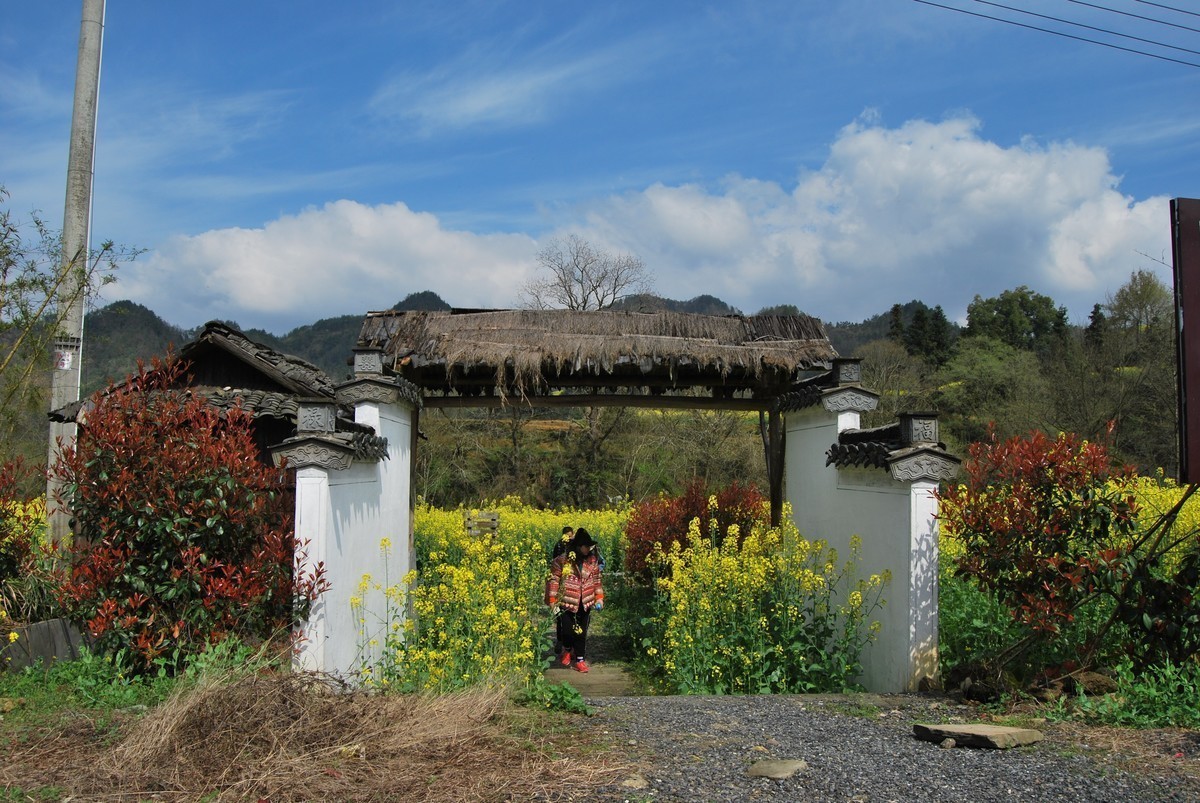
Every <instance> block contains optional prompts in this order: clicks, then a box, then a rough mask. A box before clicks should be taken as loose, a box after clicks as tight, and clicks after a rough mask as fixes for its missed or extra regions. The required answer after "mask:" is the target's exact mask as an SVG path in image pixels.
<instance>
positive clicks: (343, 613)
mask: <svg viewBox="0 0 1200 803" xmlns="http://www.w3.org/2000/svg"><path fill="white" fill-rule="evenodd" d="M413 415H414V411H413V409H412V407H411V406H409V405H407V404H405V403H403V402H401V403H397V404H377V403H374V402H363V403H360V404H358V405H357V406H356V408H355V420H356V421H357V422H358V423H362V424H368V425H370V426H372V427H373V428H374V429H375V432H376V433H377V434H379V435H381V436H383V437H385V438H387V440H388V457H387V459H386V460H381V461H379V462H363V461H355V462H354V463H352V464H351V465H350V467H349V468H347V469H345V470H342V471H334V470H327V469H322V468H302V469H299V470H298V471H297V475H296V528H297V534H298V536H300V538H301V539H304V540H307V541H308V552H309V555H308V561H309V562H310V563H315V562H316V561H323V562H324V565H325V571H326V579H327V580H328V582H329V590H328V591H326V592H325V594H324V595H322V597H321V599H320V600H319V601H318V603H317V605H316V607H315V608H314V610H313V612H312V615H311V616H310V618H309V622H308V624H307V625H306V627H305V628H304V635H305V636H306V642H305V643H304V644H303V645H302V646H301V649H300V652H299V654H298V656H297V661H296V665H297V667H298V668H300V669H307V670H316V671H321V672H327V673H330V674H334V675H338V676H341V677H346V678H349V677H353V676H356V675H358V673H359V671H360V670H361V668H362V667H363V666H364V665H368V666H369V665H373V664H374V663H376V662H377V661H378V659H379V656H380V654H381V651H382V648H383V645H384V642H385V638H386V634H387V631H388V628H389V627H390V625H391V621H390V613H396V611H394V610H392V611H389V607H388V603H387V598H386V596H385V595H384V589H386V588H387V587H388V586H389V585H391V584H399V583H400V582H401V579H402V578H403V577H404V575H405V574H406V573H407V572H408V571H409V569H410V568H412V566H411V558H410V556H411V554H412V543H411V538H412V526H411V525H412V509H411V505H410V484H411V476H410V472H411V461H410V454H411V449H412V425H413ZM384 538H386V539H388V540H389V541H390V542H391V548H390V549H388V550H387V552H386V554H385V553H384V551H383V550H382V549H381V542H382V541H383V539H384ZM364 583H365V590H364V588H363V586H364ZM377 586H378V587H377ZM352 597H356V598H358V599H359V600H361V604H360V605H358V606H354V605H352V604H351V598H352ZM395 607H396V606H395V605H394V604H393V605H392V606H391V608H392V609H394V608H395Z"/></svg>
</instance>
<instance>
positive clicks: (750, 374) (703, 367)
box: [358, 310, 837, 395]
mask: <svg viewBox="0 0 1200 803" xmlns="http://www.w3.org/2000/svg"><path fill="white" fill-rule="evenodd" d="M358 347H359V348H379V349H382V350H383V352H384V355H385V367H386V368H389V369H390V370H391V371H393V372H395V373H396V374H399V375H400V376H403V377H404V378H405V379H408V380H410V381H412V382H414V383H415V384H417V385H418V386H420V387H422V388H424V389H426V390H431V391H438V390H440V391H443V392H451V391H456V392H458V393H462V394H465V395H473V394H479V393H492V392H493V391H495V392H498V393H499V394H500V395H504V394H506V393H512V392H516V393H519V394H533V393H545V392H549V391H552V390H555V389H569V388H583V387H614V386H620V387H629V388H635V387H645V388H648V389H650V390H652V391H654V392H663V391H668V390H676V389H682V388H690V387H698V386H703V387H710V388H712V389H713V392H714V393H719V392H726V393H732V392H738V391H754V392H755V393H756V395H757V394H762V395H775V394H777V393H779V392H781V390H782V389H783V387H785V386H787V385H789V384H790V383H792V382H794V381H795V380H796V379H797V377H798V376H799V375H800V374H801V373H803V372H806V371H811V370H820V369H825V368H828V366H829V361H830V360H832V359H833V358H834V357H836V356H837V353H836V352H835V351H834V349H833V347H832V346H831V345H830V343H829V339H828V337H827V336H826V335H825V330H824V328H823V327H822V325H821V322H820V321H818V320H817V319H816V318H812V317H809V316H807V315H789V316H775V315H770V316H753V317H743V316H711V315H694V314H688V313H675V312H655V313H642V312H615V311H609V310H605V311H599V312H575V311H571V310H491V311H450V312H395V311H388V312H372V313H368V315H367V318H366V320H364V321H363V327H362V330H361V332H360V334H359V338H358Z"/></svg>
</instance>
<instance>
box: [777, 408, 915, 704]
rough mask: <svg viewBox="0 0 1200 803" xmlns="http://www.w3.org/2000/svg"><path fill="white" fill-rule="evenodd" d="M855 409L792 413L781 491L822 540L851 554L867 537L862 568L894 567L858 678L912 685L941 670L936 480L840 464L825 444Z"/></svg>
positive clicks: (872, 685)
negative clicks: (854, 541) (899, 477)
mask: <svg viewBox="0 0 1200 803" xmlns="http://www.w3.org/2000/svg"><path fill="white" fill-rule="evenodd" d="M858 423H859V422H858V415H857V414H854V413H840V414H834V413H829V412H826V411H825V410H824V409H822V408H820V407H813V408H807V409H804V410H800V411H797V412H794V413H788V415H787V421H786V427H785V431H786V442H785V465H786V467H787V469H786V471H787V474H786V477H785V481H784V495H785V499H786V500H787V501H788V502H789V503H791V507H792V518H793V520H794V521H795V523H796V526H797V528H798V529H799V530H800V533H801V534H802V535H803V536H805V537H806V538H810V539H823V540H825V541H827V542H828V543H829V544H830V546H832V547H834V548H835V549H836V550H837V551H838V557H839V559H840V560H841V561H844V560H846V558H848V557H849V554H850V539H851V537H852V536H854V535H858V536H860V537H861V538H862V557H861V563H860V565H859V570H858V574H859V576H860V577H869V576H870V575H872V574H880V573H882V572H884V571H885V570H886V571H890V572H891V574H892V580H891V583H890V585H889V586H888V588H887V589H886V591H885V592H884V597H885V599H886V600H887V604H886V605H885V606H884V608H883V609H882V610H881V611H879V612H877V614H876V616H875V618H876V619H877V620H878V621H879V622H880V623H881V625H882V628H881V630H880V633H879V637H878V640H877V641H876V642H874V643H873V644H871V645H870V646H868V647H867V649H866V650H864V652H863V655H862V661H863V667H864V671H863V676H862V678H861V682H862V684H863V685H864V686H865V687H866V688H867V689H868V690H870V691H875V692H902V691H915V690H916V689H917V688H918V686H919V684H920V681H921V679H922V677H925V676H928V677H930V678H933V677H936V674H937V565H938V554H937V527H936V518H935V515H936V512H937V508H936V500H935V499H934V498H933V495H932V492H933V489H934V487H935V486H934V484H933V483H930V482H915V483H909V482H898V481H896V480H894V479H892V477H891V475H890V474H889V473H888V472H887V471H885V470H884V469H876V468H850V469H837V468H835V467H832V466H826V465H825V453H826V451H827V450H828V449H829V447H830V446H831V445H833V444H834V443H835V442H836V441H837V436H838V433H839V432H840V431H842V430H845V429H852V428H856V427H857V426H858Z"/></svg>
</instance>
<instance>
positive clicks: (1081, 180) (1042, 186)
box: [568, 116, 1169, 320]
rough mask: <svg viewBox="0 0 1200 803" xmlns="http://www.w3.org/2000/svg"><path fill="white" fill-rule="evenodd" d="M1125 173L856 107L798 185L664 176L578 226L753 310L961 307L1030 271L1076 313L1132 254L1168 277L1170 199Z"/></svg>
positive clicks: (1108, 287) (602, 205) (861, 313)
mask: <svg viewBox="0 0 1200 803" xmlns="http://www.w3.org/2000/svg"><path fill="white" fill-rule="evenodd" d="M1116 187H1117V179H1116V178H1115V177H1114V176H1113V175H1112V173H1111V169H1110V164H1109V160H1108V156H1107V154H1106V153H1105V152H1104V151H1103V150H1101V149H1097V148H1090V147H1084V146H1078V145H1074V144H1072V143H1056V144H1050V145H1039V144H1037V143H1035V142H1033V141H1024V142H1021V143H1020V144H1018V145H1015V146H1011V147H1002V146H1000V145H997V144H996V143H994V142H990V141H988V140H986V139H984V138H982V136H981V135H980V130H979V123H978V121H976V120H974V119H973V118H970V117H965V116H964V117H955V118H952V119H948V120H945V121H942V122H938V123H934V122H928V121H923V120H917V121H911V122H908V123H906V124H904V125H902V126H900V127H899V128H894V129H889V128H885V127H883V126H882V125H881V124H877V123H874V122H871V123H869V124H868V123H867V122H864V121H860V122H857V123H855V124H852V125H850V126H847V127H846V128H845V129H843V130H842V131H841V132H840V133H839V135H838V137H837V139H836V140H835V142H834V143H833V145H832V147H831V148H830V151H829V155H828V158H827V159H826V161H825V163H824V165H823V166H822V167H821V168H820V169H818V170H816V171H813V172H807V173H804V174H802V175H800V176H799V177H798V179H797V182H796V184H795V186H794V187H791V188H785V187H781V186H778V185H775V184H773V183H770V182H761V181H753V180H747V179H742V178H739V177H733V178H730V179H729V180H728V181H727V182H726V184H725V186H723V187H721V188H719V189H717V190H713V191H704V190H702V189H700V188H698V187H696V186H692V185H684V186H678V187H664V186H661V185H655V186H652V187H650V188H648V189H646V190H645V191H642V192H638V193H633V194H630V195H627V196H622V197H619V198H609V199H604V200H599V201H596V202H594V203H593V204H591V205H589V207H588V208H587V210H586V226H584V227H582V228H583V230H585V231H586V232H588V233H590V234H592V235H593V236H596V237H598V238H600V239H602V240H603V241H605V242H606V243H608V244H609V245H610V247H614V248H618V249H621V250H631V251H635V252H637V253H639V254H641V255H642V257H643V258H644V259H645V260H646V262H647V264H648V265H650V266H651V267H652V269H653V270H654V271H655V273H656V275H657V278H658V290H659V292H661V293H662V294H664V295H668V296H672V297H690V296H691V295H695V294H697V292H711V293H714V294H716V295H719V296H721V297H722V298H724V299H725V300H726V301H728V302H730V303H732V304H735V305H737V306H740V307H742V308H743V309H744V310H746V311H747V312H753V311H754V310H756V309H758V308H759V307H761V306H766V305H770V304H777V303H794V304H796V305H797V306H799V307H800V308H801V309H804V310H806V311H809V312H811V313H812V314H814V315H817V316H819V317H822V318H824V319H826V320H842V319H847V320H861V319H863V318H865V317H867V316H869V315H873V314H876V313H879V312H881V311H883V310H886V309H887V308H888V307H889V306H890V305H891V304H893V303H895V302H904V301H908V300H910V299H914V298H916V299H921V300H923V301H925V302H927V303H929V304H941V305H942V306H943V307H945V309H946V310H947V313H949V314H952V315H957V316H961V315H962V314H963V313H964V312H965V309H966V305H967V303H968V302H969V301H970V300H971V298H972V297H973V296H974V295H975V294H977V293H978V294H980V295H983V296H985V297H986V296H991V295H996V294H998V293H999V292H1001V291H1003V290H1005V289H1010V288H1013V287H1016V286H1018V285H1021V284H1026V285H1029V286H1030V287H1032V288H1033V289H1034V290H1036V291H1038V292H1041V293H1045V294H1047V295H1050V296H1052V297H1053V298H1054V299H1055V300H1056V301H1058V302H1059V303H1062V304H1066V305H1067V306H1068V308H1069V309H1070V311H1071V313H1072V315H1074V316H1076V317H1081V316H1083V315H1086V313H1087V311H1088V310H1089V309H1090V308H1091V305H1092V304H1093V303H1095V302H1097V301H1102V300H1103V298H1104V296H1105V295H1106V294H1107V293H1108V292H1111V291H1112V290H1115V289H1116V288H1117V287H1118V286H1119V285H1120V284H1121V283H1122V282H1124V281H1125V279H1127V278H1128V276H1129V273H1130V272H1131V271H1132V270H1134V269H1135V268H1139V267H1148V268H1152V269H1154V268H1156V269H1158V270H1159V271H1160V272H1162V273H1164V275H1163V278H1164V279H1165V280H1167V281H1169V276H1166V275H1165V270H1164V269H1162V268H1161V266H1154V265H1146V264H1145V263H1146V260H1145V259H1144V258H1142V257H1140V256H1139V255H1138V252H1139V251H1140V252H1144V253H1148V254H1151V255H1152V256H1157V255H1159V254H1161V253H1162V252H1163V250H1164V249H1165V248H1166V245H1167V211H1166V209H1167V207H1166V199H1164V198H1150V199H1146V200H1142V201H1137V200H1134V199H1132V198H1130V197H1128V196H1125V195H1122V194H1121V193H1120V192H1119V191H1118V190H1117V189H1116ZM568 225H569V224H568ZM697 288H702V289H701V290H698V289H697Z"/></svg>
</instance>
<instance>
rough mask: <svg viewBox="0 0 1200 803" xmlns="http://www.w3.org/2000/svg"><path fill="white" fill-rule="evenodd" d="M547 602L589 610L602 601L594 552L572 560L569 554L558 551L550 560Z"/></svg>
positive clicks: (597, 564)
mask: <svg viewBox="0 0 1200 803" xmlns="http://www.w3.org/2000/svg"><path fill="white" fill-rule="evenodd" d="M548 596H549V602H550V604H551V605H561V606H563V607H564V608H566V609H567V610H569V611H579V610H580V608H582V609H583V610H585V611H588V610H591V609H592V608H593V607H594V606H595V605H596V603H597V602H604V586H603V585H602V584H601V582H600V561H599V560H597V558H596V556H595V554H592V555H588V556H587V557H586V558H584V559H583V560H582V561H580V562H578V563H576V562H574V561H572V560H570V556H569V555H559V556H558V557H557V558H555V559H554V560H553V561H551V563H550V588H549V593H548Z"/></svg>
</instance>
